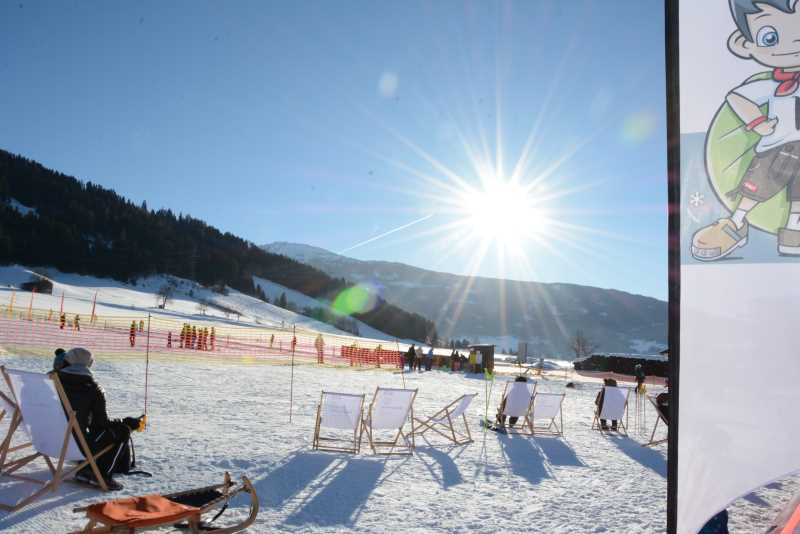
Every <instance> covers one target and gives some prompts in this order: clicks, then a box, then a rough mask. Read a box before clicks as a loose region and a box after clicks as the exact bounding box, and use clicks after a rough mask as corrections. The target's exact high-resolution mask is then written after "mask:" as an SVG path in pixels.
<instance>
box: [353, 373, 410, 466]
mask: <svg viewBox="0 0 800 534" xmlns="http://www.w3.org/2000/svg"><path fill="white" fill-rule="evenodd" d="M416 397H417V390H416V389H393V388H382V387H378V388H377V389H376V390H375V396H374V397H372V402H371V403H370V405H369V410H368V411H367V415H366V417H364V420H363V423H362V426H363V434H362V435H366V436H367V440H368V441H369V446H370V448H371V449H372V452H373V453H374V454H411V452H412V450H413V449H414V446H415V443H414V408H413V406H414V399H415V398H416ZM409 416H410V417H409ZM409 419H410V420H411V431H410V432H404V431H403V428H404V427H405V424H406V421H407V420H409ZM376 431H393V432H395V434H394V438H393V439H391V440H384V441H380V440H378V439H377V437H376ZM401 440H402V441H401ZM395 450H397V451H395Z"/></svg>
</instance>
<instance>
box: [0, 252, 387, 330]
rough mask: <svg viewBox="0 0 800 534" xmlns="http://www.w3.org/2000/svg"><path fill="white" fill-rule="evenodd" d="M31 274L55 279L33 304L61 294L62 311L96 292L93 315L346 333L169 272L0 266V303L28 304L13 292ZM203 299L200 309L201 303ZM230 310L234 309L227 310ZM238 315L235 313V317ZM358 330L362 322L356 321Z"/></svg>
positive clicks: (82, 310)
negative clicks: (113, 274) (169, 288)
mask: <svg viewBox="0 0 800 534" xmlns="http://www.w3.org/2000/svg"><path fill="white" fill-rule="evenodd" d="M34 274H38V275H41V276H44V277H46V278H48V279H49V280H51V281H52V283H53V294H52V295H44V294H35V295H33V299H34V303H33V307H35V308H40V309H45V310H46V309H53V310H56V311H58V309H59V307H60V299H61V295H64V297H65V310H66V311H68V312H69V313H79V314H85V315H89V314H90V313H91V310H92V301H93V299H94V297H95V294H97V308H96V313H97V315H104V316H115V315H116V316H129V315H131V314H132V313H142V311H145V312H147V313H151V314H152V315H153V316H154V317H168V318H171V319H175V318H176V317H178V318H192V317H193V318H197V317H204V318H208V319H214V318H216V319H225V320H237V321H238V323H239V324H244V325H246V324H252V325H262V326H274V327H290V326H292V325H296V326H297V327H298V328H304V329H307V330H312V331H317V332H323V333H330V334H337V335H343V336H350V337H352V334H349V333H347V332H343V331H341V330H339V329H337V328H335V327H333V326H331V325H329V324H326V323H322V322H320V321H317V320H315V319H311V318H309V317H306V316H304V315H300V314H298V313H294V312H292V311H289V310H286V309H283V308H280V307H278V306H274V305H272V304H268V303H266V302H263V301H261V300H259V299H256V298H254V297H251V296H249V295H245V294H243V293H240V292H239V291H236V290H234V289H230V288H228V289H227V295H223V294H220V293H216V292H214V291H212V290H210V289H208V288H204V287H202V286H200V285H199V284H197V283H195V282H191V281H188V280H183V279H180V278H176V277H173V276H164V275H157V276H150V277H147V278H142V279H139V280H138V281H137V282H136V284H135V285H132V284H126V283H123V282H119V281H116V280H112V279H108V278H97V277H93V276H85V275H78V274H71V273H62V272H59V271H57V270H55V269H50V268H28V267H22V266H16V265H15V266H0V286H5V287H0V304H8V303H9V301H10V299H11V294H12V292H14V293H15V294H16V295H15V298H16V306H17V307H21V308H27V306H28V305H29V302H30V298H31V294H30V293H27V292H20V291H14V290H15V289H16V288H18V287H19V285H20V284H22V283H23V282H26V281H29V280H31V279H32V277H33V276H34ZM168 283H171V284H173V285H174V288H175V289H174V295H173V297H172V299H171V301H170V302H169V303H168V305H167V309H166V310H160V309H158V308H157V304H158V303H159V302H160V299H159V297H158V295H157V293H158V291H159V289H160V288H161V287H163V286H164V285H165V284H168ZM201 302H204V303H206V306H207V308H206V310H205V312H204V313H201V311H200V308H199V304H200V303H201ZM231 312H233V313H231ZM236 313H238V314H239V316H238V317H237V316H236ZM364 327H365V328H364V330H363V331H362V337H370V338H374V339H381V340H389V339H394V338H392V337H391V336H389V335H387V334H384V333H383V332H380V331H378V330H376V329H374V328H371V327H368V326H366V325H364ZM359 328H360V325H359Z"/></svg>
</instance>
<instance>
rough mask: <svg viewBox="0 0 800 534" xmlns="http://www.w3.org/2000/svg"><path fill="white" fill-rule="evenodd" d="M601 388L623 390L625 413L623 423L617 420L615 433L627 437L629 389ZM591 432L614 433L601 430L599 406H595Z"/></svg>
mask: <svg viewBox="0 0 800 534" xmlns="http://www.w3.org/2000/svg"><path fill="white" fill-rule="evenodd" d="M603 387H604V388H606V387H615V388H617V389H624V390H625V411H624V414H623V415H624V416H625V417H624V419H625V421H624V422H623V420H622V419H618V420H617V430H616V432H618V433H620V434H622V435H624V436H627V435H628V401H629V400H630V397H631V390H630V388H625V387H619V386H603ZM592 430H597V431H599V432H614V431H613V430H612V431H608V430H603V427H602V426H601V425H600V406H595V410H594V419H593V420H592Z"/></svg>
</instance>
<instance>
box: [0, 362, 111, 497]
mask: <svg viewBox="0 0 800 534" xmlns="http://www.w3.org/2000/svg"><path fill="white" fill-rule="evenodd" d="M0 372H2V374H3V378H4V379H5V381H6V384H7V385H8V388H9V390H10V391H11V394H12V396H13V397H14V402H15V404H16V405H17V406H18V407H19V412H20V413H21V420H22V426H23V427H24V428H25V431H26V432H27V434H28V436H30V438H31V443H32V446H33V449H34V451H36V452H34V453H33V454H30V455H28V456H25V457H24V458H20V459H19V460H16V461H14V462H13V463H12V464H9V465H7V466H6V467H7V469H5V470H4V471H3V472H2V473H0V475H2V476H8V477H11V478H14V479H17V480H22V481H25V482H31V483H34V484H38V485H41V486H42V487H41V488H40V489H39V490H37V491H35V492H34V493H33V494H31V495H29V496H27V497H24V498H23V499H21V500H20V501H19V502H17V503H16V504H13V505H10V504H3V503H0V510H7V511H11V512H15V511H17V510H19V509H20V508H23V507H24V506H27V505H28V504H30V503H31V502H33V501H34V500H36V499H38V498H39V497H41V496H42V495H44V494H45V493H47V492H50V491H56V490H57V489H58V487H59V485H60V484H61V482H62V481H63V480H64V479H66V478H67V477H69V476H70V475H72V474H74V473H76V472H77V471H78V470H80V469H83V468H84V467H85V466H87V465H88V466H90V469H91V470H92V473H93V474H94V476H95V479H96V480H97V483H98V484H99V486H100V488H101V489H102V490H103V491H108V486H107V485H106V482H105V480H104V479H103V477H102V475H101V474H100V470H99V469H98V468H97V463H95V459H96V458H98V457H99V456H100V455H102V454H105V453H107V452H108V451H110V450H111V449H112V448H113V445H109V446H108V447H106V448H105V449H103V450H101V451H99V452H98V453H97V454H94V455H93V454H92V451H91V449H90V448H89V445H88V444H87V443H86V439H85V438H84V436H83V432H81V430H80V428H79V426H78V421H77V419H76V418H75V411H74V410H73V409H72V406H71V405H70V403H69V399H67V396H66V394H65V393H64V389H63V388H62V387H61V383H60V382H59V380H58V375H56V374H52V375H45V374H40V373H30V372H27V371H16V370H10V369H6V368H5V367H0ZM65 414H66V415H65ZM39 458H41V459H43V460H44V461H45V463H46V464H47V468H48V469H49V470H50V476H51V478H50V480H44V481H43V480H38V479H35V478H31V477H27V476H23V475H20V474H16V471H18V470H19V469H20V468H22V467H24V466H25V465H28V464H30V463H31V462H33V461H34V460H36V459H39ZM53 460H55V463H54V462H53ZM67 462H75V463H74V465H71V466H70V467H67V466H66V464H67Z"/></svg>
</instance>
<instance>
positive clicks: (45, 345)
mask: <svg viewBox="0 0 800 534" xmlns="http://www.w3.org/2000/svg"><path fill="white" fill-rule="evenodd" d="M0 346H3V347H4V348H5V349H6V350H9V351H10V350H13V349H14V348H16V347H19V348H27V349H30V350H36V351H46V352H52V351H53V350H54V349H55V348H57V347H63V348H65V349H69V348H70V347H76V346H83V347H86V348H88V349H90V350H92V351H93V352H96V353H99V354H107V355H116V354H119V355H124V354H137V353H145V352H148V351H149V352H150V353H157V354H175V355H184V356H189V355H193V356H195V355H204V354H205V355H210V356H212V355H213V356H217V357H228V356H229V357H243V356H246V357H255V358H265V359H270V360H275V361H281V360H282V361H289V360H290V359H291V358H292V357H294V358H295V359H297V360H300V361H305V362H312V363H319V364H332V365H344V366H351V367H402V362H403V355H402V353H401V352H400V350H401V347H400V345H399V343H398V342H397V341H378V340H369V339H363V338H354V337H347V336H341V335H336V334H326V333H318V332H315V331H311V330H305V329H301V328H297V327H294V326H292V325H289V326H287V327H284V328H277V327H266V326H259V325H251V324H237V322H236V321H231V320H226V319H223V318H212V317H206V316H194V317H192V318H191V319H186V320H182V319H178V318H176V319H171V318H165V317H163V316H161V315H159V316H152V315H149V314H143V315H138V316H97V315H93V316H87V315H82V314H75V313H60V312H59V311H54V310H43V309H31V308H23V309H20V308H13V307H12V306H9V305H8V304H7V305H0Z"/></svg>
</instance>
